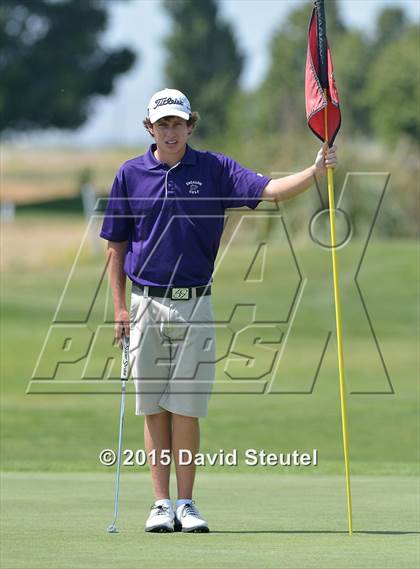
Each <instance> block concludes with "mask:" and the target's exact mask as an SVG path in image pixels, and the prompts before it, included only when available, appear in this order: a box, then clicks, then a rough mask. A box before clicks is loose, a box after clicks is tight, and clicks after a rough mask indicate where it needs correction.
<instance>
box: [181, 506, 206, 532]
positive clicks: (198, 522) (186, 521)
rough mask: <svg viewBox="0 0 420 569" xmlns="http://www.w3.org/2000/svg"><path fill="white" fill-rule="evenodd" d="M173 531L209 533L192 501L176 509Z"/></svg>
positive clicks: (204, 521)
mask: <svg viewBox="0 0 420 569" xmlns="http://www.w3.org/2000/svg"><path fill="white" fill-rule="evenodd" d="M174 530H175V531H183V532H191V533H208V532H209V531H210V530H209V525H208V523H207V521H206V520H205V519H204V518H203V517H202V516H201V514H200V512H199V511H198V508H197V506H196V505H195V504H194V502H193V501H191V502H188V503H187V504H183V505H182V506H179V507H178V508H177V509H176V512H175V520H174Z"/></svg>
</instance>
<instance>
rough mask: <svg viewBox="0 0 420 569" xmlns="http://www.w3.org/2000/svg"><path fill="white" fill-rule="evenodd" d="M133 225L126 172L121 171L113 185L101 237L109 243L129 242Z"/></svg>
mask: <svg viewBox="0 0 420 569" xmlns="http://www.w3.org/2000/svg"><path fill="white" fill-rule="evenodd" d="M132 223H133V214H132V212H131V209H130V204H129V200H128V194H127V188H126V183H125V176H124V171H123V170H122V169H120V170H119V172H118V173H117V175H116V176H115V180H114V183H113V184H112V188H111V193H110V196H109V199H108V203H107V206H106V210H105V217H104V221H103V223H102V229H101V232H100V234H99V235H100V236H101V237H102V238H103V239H107V240H108V241H128V239H129V236H130V234H131V230H132Z"/></svg>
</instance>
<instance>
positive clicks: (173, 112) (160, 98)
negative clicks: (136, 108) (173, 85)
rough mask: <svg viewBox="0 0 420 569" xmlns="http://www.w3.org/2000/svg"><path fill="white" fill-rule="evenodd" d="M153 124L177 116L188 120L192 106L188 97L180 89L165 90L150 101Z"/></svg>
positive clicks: (148, 110) (150, 114)
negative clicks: (164, 118)
mask: <svg viewBox="0 0 420 569" xmlns="http://www.w3.org/2000/svg"><path fill="white" fill-rule="evenodd" d="M147 112H148V116H149V119H150V121H151V123H152V124H153V123H155V122H156V121H158V120H159V119H161V118H163V117H169V116H176V117H181V118H182V119H184V120H188V119H189V118H190V115H191V105H190V102H189V100H188V99H187V97H186V96H185V95H184V93H183V92H182V91H178V89H163V90H162V91H158V92H157V93H155V94H154V95H153V97H152V98H151V99H150V102H149V106H148V108H147Z"/></svg>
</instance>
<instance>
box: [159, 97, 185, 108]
mask: <svg viewBox="0 0 420 569" xmlns="http://www.w3.org/2000/svg"><path fill="white" fill-rule="evenodd" d="M184 104H185V102H184V101H183V100H182V99H173V98H172V97H163V98H162V99H156V101H155V106H154V107H153V109H157V108H158V107H161V106H162V105H184Z"/></svg>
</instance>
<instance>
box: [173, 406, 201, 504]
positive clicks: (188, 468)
mask: <svg viewBox="0 0 420 569" xmlns="http://www.w3.org/2000/svg"><path fill="white" fill-rule="evenodd" d="M199 447H200V425H199V422H198V418H197V417H186V416H184V415H176V414H175V413H172V456H173V457H174V460H175V468H176V482H177V489H178V499H180V500H181V499H183V498H185V499H188V498H191V499H192V492H193V486H194V478H195V469H196V467H195V464H189V465H181V464H179V450H180V449H188V450H190V451H191V453H192V455H193V456H195V454H196V453H197V452H198V449H199Z"/></svg>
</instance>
